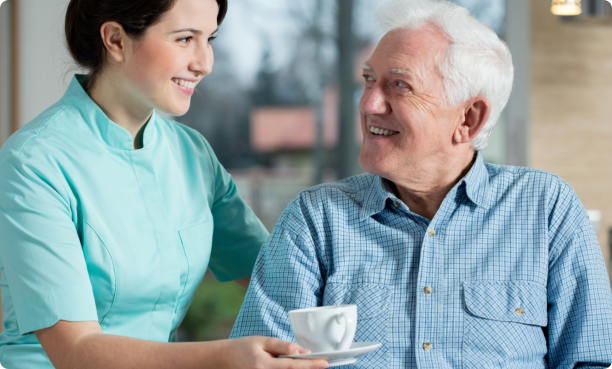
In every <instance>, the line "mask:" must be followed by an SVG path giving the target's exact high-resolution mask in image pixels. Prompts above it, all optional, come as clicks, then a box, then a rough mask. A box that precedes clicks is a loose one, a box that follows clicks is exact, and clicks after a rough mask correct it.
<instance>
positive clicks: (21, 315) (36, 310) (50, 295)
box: [13, 284, 98, 335]
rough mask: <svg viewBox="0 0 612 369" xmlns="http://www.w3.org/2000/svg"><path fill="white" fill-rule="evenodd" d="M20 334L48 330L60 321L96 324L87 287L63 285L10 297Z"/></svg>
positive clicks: (96, 314)
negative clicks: (45, 290)
mask: <svg viewBox="0 0 612 369" xmlns="http://www.w3.org/2000/svg"><path fill="white" fill-rule="evenodd" d="M13 303H14V305H15V315H16V317H17V325H18V327H19V333H20V334H21V335H25V334H30V333H33V332H34V331H37V330H39V329H44V328H49V327H51V326H53V325H55V323H57V322H58V321H60V320H67V321H74V322H76V321H98V312H97V310H96V302H95V299H94V295H93V291H92V288H91V285H90V284H82V285H74V286H65V287H62V288H57V289H54V290H53V291H50V292H46V293H30V294H24V295H19V294H17V295H13Z"/></svg>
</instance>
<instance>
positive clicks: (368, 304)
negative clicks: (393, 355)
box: [323, 283, 390, 369]
mask: <svg viewBox="0 0 612 369" xmlns="http://www.w3.org/2000/svg"><path fill="white" fill-rule="evenodd" d="M389 296H390V291H389V288H388V287H386V286H381V285H376V284H339V283H328V284H327V285H326V286H325V292H324V294H323V305H324V306H331V305H345V304H355V305H357V330H356V332H355V339H354V342H380V343H382V346H381V347H380V348H378V349H376V350H375V351H373V352H371V353H370V354H368V355H366V356H363V357H361V358H360V359H359V360H358V361H357V362H356V363H355V364H352V366H351V367H352V368H364V369H365V368H368V369H378V368H381V369H382V368H387V367H388V363H389V352H388V348H387V335H388V332H389Z"/></svg>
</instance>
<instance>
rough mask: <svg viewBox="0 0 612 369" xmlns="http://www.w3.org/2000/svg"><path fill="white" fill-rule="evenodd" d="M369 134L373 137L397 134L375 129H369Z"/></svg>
mask: <svg viewBox="0 0 612 369" xmlns="http://www.w3.org/2000/svg"><path fill="white" fill-rule="evenodd" d="M370 132H372V133H374V134H375V135H384V136H391V135H394V134H396V133H398V132H396V131H389V130H387V129H380V128H376V127H370Z"/></svg>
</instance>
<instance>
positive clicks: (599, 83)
mask: <svg viewBox="0 0 612 369" xmlns="http://www.w3.org/2000/svg"><path fill="white" fill-rule="evenodd" d="M606 6H607V4H606ZM531 8H532V9H531V11H532V21H531V26H532V34H531V37H532V38H531V41H532V49H531V64H532V65H531V72H532V83H531V97H532V98H531V117H530V123H531V126H530V146H529V152H530V153H531V155H530V165H531V166H532V167H535V168H540V169H543V170H546V171H549V172H552V173H555V174H557V175H559V176H560V177H561V178H563V179H564V180H565V181H567V182H568V183H569V184H570V185H571V186H572V188H574V190H575V191H576V193H577V194H578V197H579V198H580V200H581V201H582V203H583V204H584V206H585V207H586V208H587V209H596V210H600V211H602V213H603V219H602V227H601V231H600V232H599V233H598V237H599V242H600V244H601V246H602V251H603V254H604V258H605V259H606V262H607V266H608V271H609V272H610V271H611V269H610V257H611V255H610V246H609V242H610V240H609V237H608V228H609V227H612V103H610V101H612V47H610V43H611V42H612V24H610V23H608V24H604V23H601V22H590V23H583V22H567V21H566V22H563V21H561V19H560V18H559V17H557V16H555V15H553V14H551V12H550V1H544V0H537V1H532V2H531ZM611 275H612V273H611Z"/></svg>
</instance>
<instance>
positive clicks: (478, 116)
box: [453, 96, 491, 143]
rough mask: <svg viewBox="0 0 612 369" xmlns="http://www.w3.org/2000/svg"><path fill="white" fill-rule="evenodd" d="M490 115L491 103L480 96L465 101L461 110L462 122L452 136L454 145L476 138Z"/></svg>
mask: <svg viewBox="0 0 612 369" xmlns="http://www.w3.org/2000/svg"><path fill="white" fill-rule="evenodd" d="M490 115H491V102H489V99H487V98H486V97H482V96H477V97H474V98H471V99H470V100H468V101H466V102H465V104H464V108H463V116H462V120H463V122H462V123H461V124H460V125H459V126H458V127H457V129H456V130H455V133H454V135H453V139H454V141H455V142H456V143H468V142H471V141H472V140H474V139H475V138H476V136H478V134H479V133H480V131H481V130H482V129H483V128H484V126H485V124H487V121H488V120H489V116H490Z"/></svg>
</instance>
